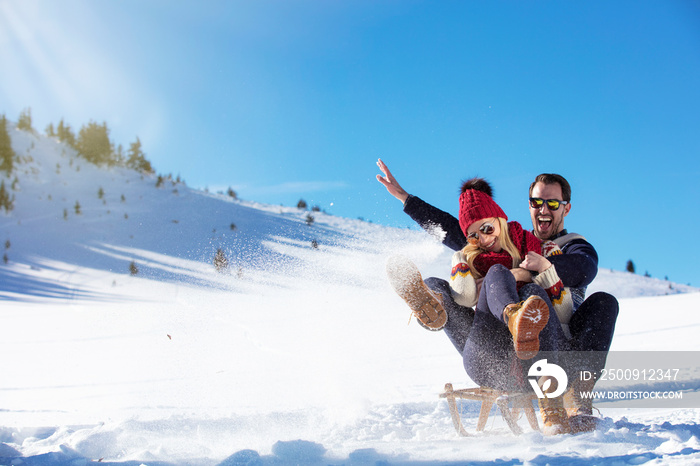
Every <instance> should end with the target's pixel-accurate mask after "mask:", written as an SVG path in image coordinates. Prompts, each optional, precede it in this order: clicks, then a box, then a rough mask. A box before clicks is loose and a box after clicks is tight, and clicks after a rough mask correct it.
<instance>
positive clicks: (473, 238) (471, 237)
mask: <svg viewBox="0 0 700 466" xmlns="http://www.w3.org/2000/svg"><path fill="white" fill-rule="evenodd" d="M479 231H480V232H481V233H483V234H485V235H491V234H493V232H494V231H496V228H495V227H494V226H493V223H489V222H486V223H484V224H483V225H481V226H480V227H479ZM467 242H468V243H469V244H471V245H474V246H476V245H478V244H479V234H478V233H477V232H473V233H469V234H468V235H467Z"/></svg>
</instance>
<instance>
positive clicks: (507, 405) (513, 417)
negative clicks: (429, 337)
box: [440, 383, 540, 437]
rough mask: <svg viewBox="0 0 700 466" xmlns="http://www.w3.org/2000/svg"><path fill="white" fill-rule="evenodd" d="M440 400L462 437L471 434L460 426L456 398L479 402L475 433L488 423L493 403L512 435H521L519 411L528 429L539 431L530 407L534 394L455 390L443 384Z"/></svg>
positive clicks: (490, 390)
mask: <svg viewBox="0 0 700 466" xmlns="http://www.w3.org/2000/svg"><path fill="white" fill-rule="evenodd" d="M440 398H445V399H447V405H448V407H449V408H450V416H452V424H453V425H454V427H455V430H456V431H457V432H458V433H459V434H460V435H462V436H464V437H468V436H470V435H472V434H470V433H469V432H467V431H466V429H465V428H464V426H463V425H462V419H461V417H460V415H459V411H458V410H457V401H456V400H457V398H460V399H465V400H474V401H481V409H480V411H479V420H478V421H477V423H476V430H477V432H481V431H482V430H484V427H486V421H488V418H489V414H490V413H491V408H492V407H493V405H494V403H496V405H497V406H498V408H499V410H500V411H501V415H502V416H503V419H505V421H506V423H507V424H508V427H510V429H511V430H512V431H513V433H514V434H516V435H520V434H521V433H522V430H521V429H520V427H519V426H518V421H517V420H518V412H519V410H520V409H522V410H523V411H524V412H525V417H526V418H527V420H528V422H529V423H530V427H532V429H533V430H540V426H539V423H538V422H537V416H536V414H535V410H534V409H533V407H532V400H535V399H537V398H536V396H535V394H534V393H532V394H530V393H513V392H505V391H501V390H494V389H491V388H486V387H478V388H464V389H460V390H455V389H454V387H453V386H452V384H451V383H447V384H445V392H444V393H441V394H440ZM511 405H512V408H511Z"/></svg>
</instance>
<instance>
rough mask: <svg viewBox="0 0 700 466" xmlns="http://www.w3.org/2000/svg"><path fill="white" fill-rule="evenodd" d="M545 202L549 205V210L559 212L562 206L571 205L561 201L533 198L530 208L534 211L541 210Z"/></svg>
mask: <svg viewBox="0 0 700 466" xmlns="http://www.w3.org/2000/svg"><path fill="white" fill-rule="evenodd" d="M545 202H546V203H547V208H549V210H559V207H560V206H562V205H566V204H568V203H569V201H560V200H558V199H542V198H539V197H531V198H530V207H532V208H533V209H539V208H540V207H542V205H543V204H544V203H545Z"/></svg>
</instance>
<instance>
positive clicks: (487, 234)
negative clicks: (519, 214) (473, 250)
mask: <svg viewBox="0 0 700 466" xmlns="http://www.w3.org/2000/svg"><path fill="white" fill-rule="evenodd" d="M500 236H501V224H500V223H499V222H498V219H497V218H482V219H481V220H478V221H476V222H474V223H472V224H471V225H469V228H467V241H469V243H470V244H473V245H478V246H479V247H480V248H481V249H484V250H486V251H489V252H501V249H502V248H501V239H500Z"/></svg>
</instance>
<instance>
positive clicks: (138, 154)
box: [126, 137, 153, 173]
mask: <svg viewBox="0 0 700 466" xmlns="http://www.w3.org/2000/svg"><path fill="white" fill-rule="evenodd" d="M127 155H128V157H127V159H126V166H127V167H129V168H131V169H133V170H136V171H139V172H142V173H153V167H152V166H151V162H149V161H148V160H146V154H144V153H143V150H142V149H141V140H140V139H139V138H138V137H136V141H134V142H132V143H131V144H130V145H129V151H128V152H127Z"/></svg>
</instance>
